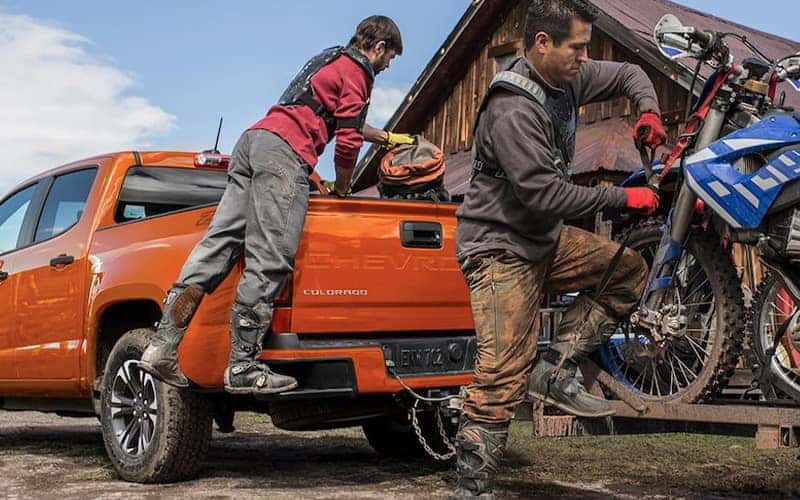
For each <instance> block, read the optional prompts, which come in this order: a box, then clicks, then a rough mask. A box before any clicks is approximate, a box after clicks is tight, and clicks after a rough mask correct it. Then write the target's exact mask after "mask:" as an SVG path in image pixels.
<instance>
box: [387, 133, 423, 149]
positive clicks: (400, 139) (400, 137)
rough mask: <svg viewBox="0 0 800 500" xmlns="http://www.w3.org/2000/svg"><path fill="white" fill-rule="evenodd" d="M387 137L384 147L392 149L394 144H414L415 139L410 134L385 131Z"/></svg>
mask: <svg viewBox="0 0 800 500" xmlns="http://www.w3.org/2000/svg"><path fill="white" fill-rule="evenodd" d="M386 133H387V134H389V137H388V138H387V139H386V147H387V148H388V149H392V148H394V147H396V146H400V145H401V144H402V145H410V144H416V143H417V140H416V139H415V138H414V137H413V136H411V135H410V134H395V133H394V132H386Z"/></svg>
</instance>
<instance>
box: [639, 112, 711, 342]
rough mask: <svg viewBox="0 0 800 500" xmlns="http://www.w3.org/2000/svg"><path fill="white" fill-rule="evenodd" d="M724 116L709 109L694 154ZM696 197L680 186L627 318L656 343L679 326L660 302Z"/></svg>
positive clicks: (669, 282)
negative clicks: (634, 306)
mask: <svg viewBox="0 0 800 500" xmlns="http://www.w3.org/2000/svg"><path fill="white" fill-rule="evenodd" d="M724 120H725V113H724V112H723V111H721V110H718V109H713V108H712V109H711V110H709V112H708V115H707V116H706V119H705V122H704V124H703V127H702V129H701V130H700V133H699V134H698V136H697V140H696V141H695V150H696V151H699V150H700V149H702V148H705V147H706V146H708V145H709V144H711V143H712V142H714V141H715V140H716V139H717V137H719V133H720V131H721V130H722V125H723V123H724ZM696 203H697V196H696V195H695V194H694V193H693V192H692V190H691V189H689V187H688V186H687V185H686V184H685V183H682V184H681V186H680V190H679V191H678V196H677V198H676V200H675V203H674V205H673V207H672V209H671V210H670V212H669V215H668V217H667V222H666V224H665V225H664V228H663V235H662V236H661V242H660V243H659V246H658V251H657V252H656V255H655V257H654V258H653V264H652V267H651V269H650V275H649V276H648V278H647V286H646V288H645V291H644V294H643V295H642V299H641V301H640V303H639V308H638V310H637V311H636V312H635V313H634V314H633V316H632V317H631V322H632V323H634V324H638V325H640V326H642V327H644V328H646V329H648V330H649V331H650V332H651V333H652V336H653V338H654V340H656V341H660V340H662V339H663V336H664V334H674V333H675V330H676V329H678V328H679V327H680V325H677V324H674V323H670V322H669V321H667V320H666V319H665V316H666V315H669V314H670V313H673V314H674V315H679V311H667V310H665V308H664V299H665V294H666V292H667V290H668V289H669V288H670V286H671V285H672V282H673V279H674V275H675V271H676V269H677V265H678V263H679V262H680V259H681V256H682V255H683V253H684V251H685V249H686V244H687V243H688V239H689V231H690V230H691V223H692V219H693V218H694V211H695V205H696Z"/></svg>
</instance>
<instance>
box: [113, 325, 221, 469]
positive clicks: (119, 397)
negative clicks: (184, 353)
mask: <svg viewBox="0 0 800 500" xmlns="http://www.w3.org/2000/svg"><path fill="white" fill-rule="evenodd" d="M152 333H153V331H152V330H150V329H144V328H143V329H137V330H131V331H129V332H127V333H126V334H125V335H123V336H122V338H120V340H119V341H118V342H117V343H116V345H115V346H114V349H113V350H112V351H111V354H110V355H109V357H108V361H107V362H106V367H105V372H104V374H103V383H102V387H101V395H100V398H101V399H100V422H101V424H102V430H103V443H104V444H105V448H106V452H107V453H108V456H109V458H110V459H111V462H112V463H113V465H114V468H115V469H116V470H117V472H118V473H119V475H120V476H121V477H122V479H124V480H126V481H132V482H136V483H170V482H176V481H182V480H185V479H189V478H191V477H192V476H193V475H194V474H195V473H196V472H197V471H198V469H199V468H200V466H201V465H202V463H203V460H204V459H205V457H206V455H207V453H208V446H209V442H210V440H211V421H212V418H211V412H210V404H209V401H208V400H207V398H205V397H203V396H202V395H200V394H196V393H193V392H191V391H190V390H188V389H178V388H175V387H172V386H169V385H167V384H164V383H162V382H160V381H159V380H157V379H155V378H153V377H152V376H151V375H150V374H148V373H146V372H143V371H141V370H139V369H138V367H137V365H138V362H139V360H140V359H141V357H142V353H143V352H144V349H145V347H147V344H148V342H149V339H150V336H151V335H152Z"/></svg>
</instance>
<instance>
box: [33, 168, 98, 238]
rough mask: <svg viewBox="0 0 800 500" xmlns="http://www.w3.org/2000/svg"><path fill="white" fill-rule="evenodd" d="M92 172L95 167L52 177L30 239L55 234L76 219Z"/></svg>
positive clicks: (89, 183)
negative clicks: (34, 231) (40, 213)
mask: <svg viewBox="0 0 800 500" xmlns="http://www.w3.org/2000/svg"><path fill="white" fill-rule="evenodd" d="M95 175H97V169H96V168H87V169H85V170H78V171H77V172H70V173H68V174H64V175H59V176H58V177H56V178H55V180H53V185H52V186H51V187H50V192H49V193H47V199H46V200H45V202H44V208H43V209H42V215H41V216H40V217H39V223H38V224H37V225H36V235H35V236H34V238H33V241H34V242H37V241H42V240H46V239H49V238H52V237H54V236H58V235H59V234H61V233H63V232H64V231H66V230H67V229H69V228H71V227H72V226H74V225H75V224H76V223H77V222H78V221H79V220H80V218H81V215H83V208H84V206H85V205H86V199H87V198H88V197H89V192H90V191H91V190H92V184H93V183H94V177H95Z"/></svg>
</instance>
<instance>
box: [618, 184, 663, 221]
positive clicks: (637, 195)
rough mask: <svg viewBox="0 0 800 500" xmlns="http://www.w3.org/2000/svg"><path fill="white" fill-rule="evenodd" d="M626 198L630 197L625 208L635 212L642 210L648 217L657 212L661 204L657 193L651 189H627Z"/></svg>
mask: <svg viewBox="0 0 800 500" xmlns="http://www.w3.org/2000/svg"><path fill="white" fill-rule="evenodd" d="M625 196H627V197H628V200H627V201H626V202H625V206H627V207H628V208H631V209H633V210H641V211H642V212H644V213H645V214H647V215H650V214H652V213H653V212H655V211H656V210H657V209H658V204H659V203H660V202H661V200H659V198H658V195H657V194H656V193H655V191H653V190H652V189H650V188H649V187H632V188H625Z"/></svg>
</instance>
